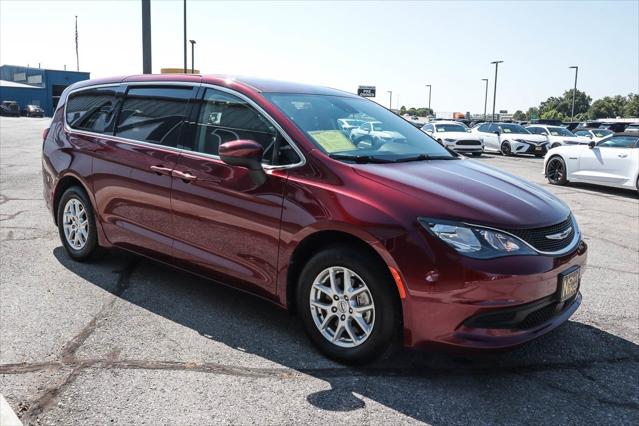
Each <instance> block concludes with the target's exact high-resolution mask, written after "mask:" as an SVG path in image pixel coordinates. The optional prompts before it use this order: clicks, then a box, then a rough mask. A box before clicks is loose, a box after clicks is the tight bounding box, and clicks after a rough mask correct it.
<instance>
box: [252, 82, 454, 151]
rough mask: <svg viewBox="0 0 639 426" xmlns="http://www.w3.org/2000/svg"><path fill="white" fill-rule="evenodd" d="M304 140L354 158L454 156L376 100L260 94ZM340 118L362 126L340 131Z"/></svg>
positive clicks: (331, 96)
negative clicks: (292, 123) (284, 116)
mask: <svg viewBox="0 0 639 426" xmlns="http://www.w3.org/2000/svg"><path fill="white" fill-rule="evenodd" d="M264 96H265V97H266V98H268V99H269V100H270V101H271V102H273V103H274V104H275V105H276V106H277V107H278V108H279V109H281V110H282V111H283V112H284V113H285V114H286V115H287V116H288V117H289V118H290V119H291V120H292V121H293V122H294V123H295V124H296V125H297V126H298V127H299V128H300V129H301V130H302V131H304V132H305V133H306V134H307V135H308V137H309V139H310V140H311V141H312V142H313V143H314V144H315V145H316V146H317V147H318V148H319V149H321V150H322V151H324V152H326V153H327V154H329V155H330V156H331V157H333V158H336V159H340V160H346V161H349V160H350V161H357V162H394V161H418V160H425V159H431V158H438V159H439V158H443V159H454V158H456V156H455V154H453V153H451V152H450V151H448V150H446V149H445V148H444V147H442V146H441V145H439V144H438V143H437V142H436V141H435V140H434V139H433V138H431V137H430V136H428V135H426V134H425V133H424V132H422V131H421V130H419V129H418V128H416V127H415V126H413V125H412V124H411V123H409V122H408V121H406V120H404V119H402V118H401V117H399V116H398V115H396V114H394V113H392V112H390V111H389V110H387V109H386V108H383V107H382V106H380V105H379V104H377V103H375V102H372V101H369V100H367V99H363V98H355V97H342V96H333V95H307V94H293V93H264ZM344 120H361V121H362V123H363V124H362V125H361V126H359V127H356V128H354V129H352V130H351V131H350V132H348V131H345V130H343V129H342V126H340V122H343V121H344Z"/></svg>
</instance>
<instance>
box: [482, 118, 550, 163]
mask: <svg viewBox="0 0 639 426" xmlns="http://www.w3.org/2000/svg"><path fill="white" fill-rule="evenodd" d="M471 131H472V132H473V133H474V134H475V135H477V136H479V137H481V138H482V140H483V141H484V151H492V152H501V153H502V154H503V155H519V154H532V155H534V156H535V157H543V156H544V155H545V154H546V152H548V146H549V144H548V138H547V137H546V136H541V135H533V134H532V133H530V132H529V131H528V130H526V129H525V128H524V127H523V126H520V125H519V124H515V123H481V124H478V125H477V126H475V127H473V128H472V130H471Z"/></svg>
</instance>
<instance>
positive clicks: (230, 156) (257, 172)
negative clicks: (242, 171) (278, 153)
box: [218, 140, 266, 185]
mask: <svg viewBox="0 0 639 426" xmlns="http://www.w3.org/2000/svg"><path fill="white" fill-rule="evenodd" d="M218 152H219V154H220V159H221V160H222V161H224V163H226V164H228V165H229V166H239V167H245V168H247V169H248V170H249V172H250V176H251V180H252V181H253V183H254V184H256V185H262V184H263V183H264V182H266V173H264V169H263V168H262V155H263V154H264V148H262V145H260V144H259V143H257V142H255V141H251V140H237V141H231V142H226V143H223V144H222V145H220V148H219V151H218Z"/></svg>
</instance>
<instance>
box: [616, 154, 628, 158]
mask: <svg viewBox="0 0 639 426" xmlns="http://www.w3.org/2000/svg"><path fill="white" fill-rule="evenodd" d="M627 156H628V154H618V157H621V158H626V157H627Z"/></svg>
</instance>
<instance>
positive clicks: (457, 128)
mask: <svg viewBox="0 0 639 426" xmlns="http://www.w3.org/2000/svg"><path fill="white" fill-rule="evenodd" d="M435 128H436V129H437V131H438V132H466V128H465V127H464V126H461V125H459V124H438V125H436V126H435Z"/></svg>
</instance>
